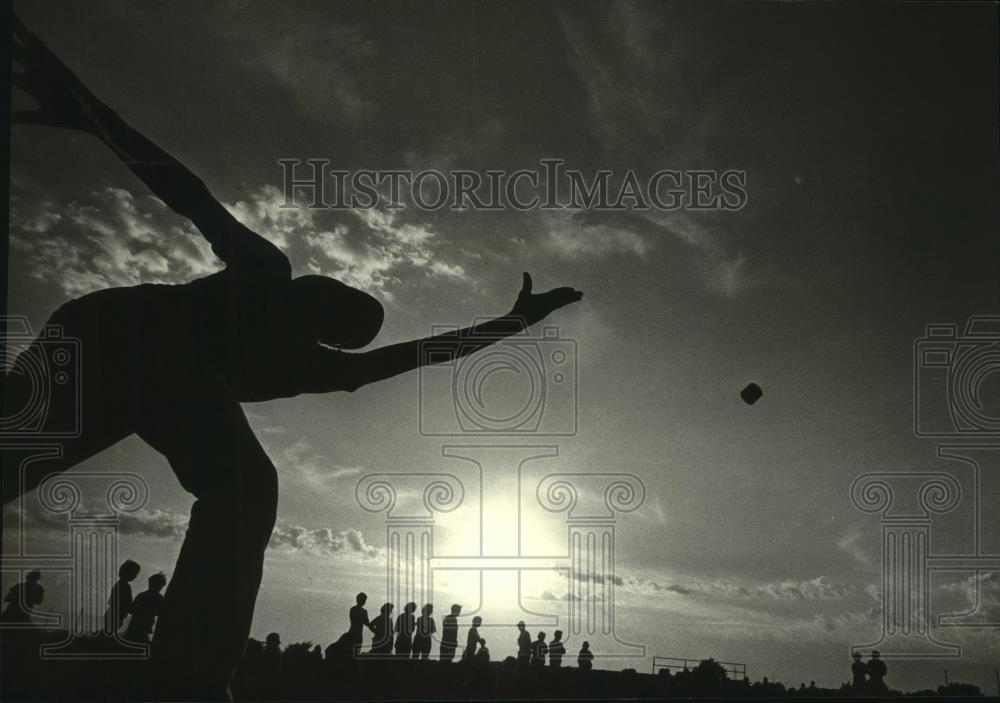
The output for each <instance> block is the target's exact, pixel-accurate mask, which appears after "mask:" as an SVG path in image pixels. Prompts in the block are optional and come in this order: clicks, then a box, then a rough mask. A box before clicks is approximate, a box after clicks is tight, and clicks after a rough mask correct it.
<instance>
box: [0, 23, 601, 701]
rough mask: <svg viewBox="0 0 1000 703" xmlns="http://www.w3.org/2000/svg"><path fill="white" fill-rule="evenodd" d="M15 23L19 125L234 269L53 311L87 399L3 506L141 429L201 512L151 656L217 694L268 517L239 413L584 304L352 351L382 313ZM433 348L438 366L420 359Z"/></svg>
mask: <svg viewBox="0 0 1000 703" xmlns="http://www.w3.org/2000/svg"><path fill="white" fill-rule="evenodd" d="M15 25H16V28H15V35H16V43H15V46H14V54H15V60H16V61H17V63H18V64H20V66H21V68H22V69H23V70H22V71H21V72H16V73H14V75H13V82H14V84H15V85H16V86H18V87H19V88H21V89H23V90H25V91H27V92H28V93H29V94H30V95H31V96H32V97H34V98H35V99H36V100H37V101H38V103H39V105H38V109H37V110H35V111H19V112H16V113H13V114H12V121H13V122H14V123H16V124H32V125H44V126H49V127H61V128H68V129H74V130H80V131H83V132H85V133H89V134H91V135H94V136H96V137H97V138H99V139H100V140H101V141H103V142H104V144H105V145H107V146H108V147H109V148H110V149H111V150H112V152H114V153H115V154H116V155H117V156H118V157H119V158H120V159H121V160H122V161H123V163H124V164H125V166H127V167H128V168H129V169H130V170H131V171H132V173H133V174H134V175H135V176H136V177H137V178H138V179H139V180H141V181H142V182H143V183H144V184H146V186H147V187H149V189H150V190H151V191H152V192H153V194H154V195H156V196H157V197H158V198H159V199H160V200H161V201H163V203H165V204H166V205H167V207H169V208H170V209H172V210H173V211H174V212H176V213H177V214H179V215H181V216H182V217H185V218H187V219H189V220H191V222H192V223H193V224H194V225H195V227H197V228H198V229H199V230H200V231H201V233H202V234H203V235H204V236H205V238H206V239H207V240H208V242H209V243H210V244H211V246H212V251H213V252H214V253H215V254H216V256H218V257H219V259H221V260H222V261H223V262H224V263H225V265H226V268H225V270H223V271H220V272H218V273H215V274H212V275H210V276H206V277H204V278H201V279H197V280H194V281H191V282H189V283H185V284H183V285H149V284H147V285H139V286H133V287H126V288H113V289H108V290H102V291H98V292H95V293H91V294H88V295H85V296H83V297H81V298H78V299H76V300H72V301H70V302H68V303H66V304H65V305H63V306H62V307H60V308H59V309H58V310H57V311H56V312H55V313H53V315H52V317H51V318H50V319H49V322H48V325H53V326H61V327H62V329H63V333H64V335H65V336H66V337H72V338H76V339H78V340H80V348H81V349H88V350H94V349H100V353H98V354H95V353H83V354H82V355H81V359H80V364H81V367H80V376H79V379H78V383H79V393H78V394H76V395H74V394H69V393H65V394H54V395H53V396H52V398H51V399H50V401H51V402H50V403H49V405H48V407H47V410H48V413H47V415H46V420H45V422H46V423H48V424H46V425H45V426H43V427H41V428H39V431H40V432H45V431H47V428H49V427H58V428H63V427H66V426H76V419H77V417H79V420H80V422H79V426H80V427H82V431H81V433H80V435H79V436H78V437H75V438H72V439H68V440H66V441H64V442H63V443H62V450H63V453H62V456H61V457H59V458H56V459H52V460H51V461H49V460H47V461H40V462H35V463H34V464H32V465H30V466H29V467H28V471H27V472H26V473H25V476H24V479H25V480H24V483H23V484H22V483H21V482H20V479H19V476H18V470H17V465H16V464H17V462H14V461H4V462H3V466H4V474H3V481H4V484H5V485H4V490H3V496H4V500H5V501H11V500H14V499H16V498H17V497H18V496H19V495H21V494H22V493H23V492H25V491H28V490H31V489H32V488H34V487H35V486H36V485H37V484H38V483H39V482H40V481H41V479H42V478H43V477H44V476H47V475H50V474H51V473H52V472H57V471H63V470H66V469H68V468H70V467H72V466H75V465H76V464H78V463H80V462H82V461H84V460H85V459H87V458H89V457H92V456H94V455H95V454H97V453H99V452H101V451H103V450H104V449H106V448H108V447H110V446H112V445H113V444H116V443H117V442H119V441H121V440H123V439H125V438H126V437H129V436H131V435H133V434H137V435H138V436H139V437H140V438H142V439H143V440H144V441H145V442H146V443H147V444H149V445H150V446H152V447H153V448H154V449H156V450H157V451H158V452H160V453H161V454H162V455H163V456H165V457H166V459H167V460H168V461H169V463H170V466H171V468H172V469H173V471H174V473H175V474H176V475H177V477H178V479H179V480H180V483H181V485H182V486H183V487H184V488H185V489H186V490H188V491H189V492H191V493H192V494H194V496H195V498H196V499H197V500H196V501H195V503H194V505H193V506H192V510H191V518H190V521H189V523H188V528H187V533H186V536H185V539H184V544H183V546H182V548H181V552H180V556H179V557H178V561H177V565H176V567H175V569H174V574H173V577H172V579H171V583H170V588H169V589H168V591H167V594H166V601H165V603H164V609H163V614H162V615H161V617H160V621H159V623H158V625H157V628H156V634H155V636H154V640H153V656H154V660H155V662H156V663H157V665H158V667H159V668H160V673H161V678H162V680H163V681H164V683H165V684H169V686H170V687H171V688H170V692H169V693H170V695H172V696H173V697H176V698H179V697H185V698H191V697H209V698H223V697H225V696H226V689H227V684H228V681H229V679H230V678H231V676H232V671H233V669H234V667H235V665H236V664H237V662H238V661H239V658H240V654H241V652H242V651H243V648H244V645H245V643H246V641H247V637H248V636H249V632H250V623H251V621H252V618H253V610H254V603H255V601H256V597H257V591H258V589H259V587H260V581H261V572H262V568H263V561H264V550H265V548H266V546H267V543H268V540H269V538H270V535H271V530H272V529H273V527H274V523H275V517H276V509H277V485H278V484H277V473H276V471H275V468H274V465H273V464H272V463H271V461H270V459H269V458H268V457H267V455H266V454H265V453H264V450H263V449H262V448H261V446H260V443H259V442H258V441H257V438H256V437H255V436H254V433H253V431H252V430H251V428H250V425H249V424H248V423H247V420H246V417H245V415H244V413H243V410H242V409H241V407H240V403H241V402H256V401H265V400H271V399H275V398H290V397H294V396H297V395H300V394H303V393H328V392H332V391H354V390H356V389H358V388H361V387H362V386H365V385H367V384H370V383H374V382H377V381H380V380H383V379H386V378H391V377H393V376H397V375H399V374H401V373H404V372H406V371H409V370H412V369H415V368H417V367H419V366H421V365H423V364H427V363H432V362H433V363H439V362H444V361H452V360H454V359H456V358H458V357H462V356H465V355H467V354H471V353H473V352H475V351H478V350H480V349H483V348H485V347H487V346H489V345H491V344H494V343H496V342H498V341H500V340H502V339H504V338H505V337H508V336H510V335H513V334H518V333H520V332H522V331H523V330H524V329H525V328H526V327H527V326H529V325H532V324H534V323H536V322H538V321H540V320H542V319H543V318H545V317H546V316H547V315H548V314H550V313H551V312H553V311H554V310H557V309H558V308H561V307H563V306H565V305H568V304H570V303H572V302H575V301H577V300H579V299H580V298H581V296H582V294H581V293H580V292H578V291H575V290H573V289H572V288H558V289H555V290H552V291H549V292H547V293H541V294H533V293H532V283H531V278H530V276H528V275H527V274H525V275H524V284H523V286H522V288H521V292H520V294H519V295H518V298H517V301H516V302H515V304H514V306H513V308H512V309H511V311H510V313H509V314H506V315H503V316H501V317H498V318H496V319H493V320H490V321H488V322H484V323H482V324H479V325H476V326H474V327H472V328H469V329H465V330H460V331H455V332H450V333H447V334H443V335H439V336H436V337H432V338H430V339H429V340H414V341H411V342H403V343H399V344H393V345H390V346H387V347H382V348H378V349H373V350H370V351H366V352H363V353H355V354H352V353H348V351H345V350H356V349H360V348H362V347H365V346H367V345H368V344H370V343H371V342H372V341H373V340H374V339H375V336H376V335H377V334H378V332H379V329H380V328H381V326H382V321H383V308H382V305H381V304H380V303H379V301H378V300H376V299H375V298H373V297H372V296H370V295H368V294H367V293H363V292H361V291H359V290H356V289H354V288H351V287H349V286H347V285H344V284H343V283H341V282H339V281H336V280H334V279H332V278H328V277H324V276H302V277H300V278H295V279H293V278H292V268H291V265H290V264H289V261H288V259H287V258H286V257H285V255H284V253H282V251H281V250H280V249H278V248H277V247H276V246H274V245H273V244H271V243H270V242H268V241H267V240H266V239H264V238H263V237H261V236H260V235H258V234H256V233H254V232H252V231H250V230H249V229H247V228H246V227H245V226H243V225H242V224H240V223H239V222H238V221H237V220H236V219H235V218H234V217H233V216H232V214H230V212H229V211H228V210H227V209H226V208H225V207H224V206H223V205H222V204H221V203H219V202H218V201H217V200H216V199H215V198H214V197H213V196H212V194H211V193H210V192H209V190H208V188H207V187H206V185H205V184H204V183H203V182H202V181H201V180H199V179H198V178H197V177H196V176H195V175H194V174H193V173H191V172H190V171H189V170H188V169H187V168H185V167H184V166H183V165H182V164H181V163H180V162H178V161H177V160H176V159H174V158H173V157H171V156H170V155H169V154H167V153H166V152H165V151H163V150H162V149H160V148H159V147H158V146H157V145H156V144H154V143H153V142H151V141H150V140H149V139H147V138H146V137H144V136H143V135H142V134H140V133H139V132H137V131H136V130H135V129H134V128H132V127H131V126H130V125H129V124H128V123H126V122H125V121H124V120H123V119H122V118H121V117H119V116H118V114H116V113H115V112H114V111H113V110H112V109H111V108H110V107H108V106H107V105H105V104H104V103H103V102H101V101H100V100H99V99H97V98H96V97H95V96H94V95H93V94H92V93H91V92H90V91H89V90H88V89H87V87H86V86H85V85H83V83H82V82H81V81H80V80H79V79H78V78H77V77H76V76H75V75H74V74H73V72H72V71H70V70H69V69H68V68H67V67H66V66H65V65H63V63H62V62H61V61H60V60H59V59H58V58H57V57H56V56H55V55H54V54H53V53H52V52H50V51H49V50H48V48H47V47H46V46H45V45H44V44H42V42H41V41H40V40H39V39H38V38H37V37H36V36H34V35H33V34H31V33H30V32H28V31H27V30H26V29H25V28H24V26H23V25H22V24H21V23H20V22H18V21H15ZM122 236H123V238H124V237H125V236H126V235H124V234H123V235H122ZM46 333H47V331H46V330H43V332H42V335H41V336H42V337H45V334H46ZM425 342H428V343H429V344H428V345H425ZM428 348H430V349H432V350H433V354H431V353H425V354H422V353H421V352H422V351H423V350H425V349H428ZM24 354H27V355H29V356H28V357H25V359H18V360H16V361H15V362H14V365H13V367H12V369H11V371H10V372H9V373H8V375H7V377H6V379H5V388H4V391H5V393H4V402H5V404H6V408H5V415H4V417H12V416H14V413H15V411H14V410H13V409H15V408H23V407H25V406H26V405H27V404H28V402H29V400H30V398H31V397H32V393H33V392H34V390H35V389H34V387H33V385H32V384H33V378H34V377H33V376H32V375H31V374H30V373H29V368H28V367H27V366H26V364H29V363H30V359H33V358H38V357H39V355H41V358H46V357H45V348H44V339H42V341H41V342H39V341H36V342H35V343H34V344H33V345H32V346H31V347H29V348H28V349H27V350H26V351H25V352H24ZM76 398H79V399H80V403H81V405H80V407H79V408H77V403H76V402H75V401H76ZM387 430H388V431H391V428H387ZM223 603H225V604H226V605H225V607H220V604H223Z"/></svg>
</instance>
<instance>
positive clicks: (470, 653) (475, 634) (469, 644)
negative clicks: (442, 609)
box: [462, 615, 483, 661]
mask: <svg viewBox="0 0 1000 703" xmlns="http://www.w3.org/2000/svg"><path fill="white" fill-rule="evenodd" d="M482 624H483V619H482V618H481V617H479V616H478V615H477V616H476V617H474V618H472V627H470V628H469V632H468V634H467V635H466V636H465V652H464V653H463V654H462V658H463V659H468V660H469V661H472V659H473V657H475V656H476V646H477V645H478V644H479V626H480V625H482Z"/></svg>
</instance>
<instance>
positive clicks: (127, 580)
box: [104, 559, 142, 635]
mask: <svg viewBox="0 0 1000 703" xmlns="http://www.w3.org/2000/svg"><path fill="white" fill-rule="evenodd" d="M141 568H142V567H140V566H139V565H138V564H137V563H135V562H134V561H132V560H131V559H126V560H125V561H124V562H122V565H121V566H119V567H118V581H116V582H115V585H114V586H112V587H111V595H109V596H108V609H107V610H106V611H104V633H105V634H107V635H113V634H115V633H116V632H118V628H120V627H121V626H122V622H123V621H124V620H125V616H126V615H128V614H129V613H130V612H131V611H132V585H131V584H132V581H135V577H136V576H138V575H139V571H140V570H141Z"/></svg>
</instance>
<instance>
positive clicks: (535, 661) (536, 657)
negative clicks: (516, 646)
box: [531, 632, 549, 669]
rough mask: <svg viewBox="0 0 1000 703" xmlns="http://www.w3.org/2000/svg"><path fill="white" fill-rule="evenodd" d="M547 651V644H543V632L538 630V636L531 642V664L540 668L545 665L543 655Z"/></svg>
mask: <svg viewBox="0 0 1000 703" xmlns="http://www.w3.org/2000/svg"><path fill="white" fill-rule="evenodd" d="M548 653H549V646H548V645H547V644H545V633H544V632H539V633H538V638H537V639H536V640H535V641H534V642H532V643H531V666H533V667H535V668H539V669H540V668H542V667H544V666H545V655H546V654H548Z"/></svg>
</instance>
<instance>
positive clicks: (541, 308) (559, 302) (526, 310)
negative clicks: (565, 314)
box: [510, 271, 583, 325]
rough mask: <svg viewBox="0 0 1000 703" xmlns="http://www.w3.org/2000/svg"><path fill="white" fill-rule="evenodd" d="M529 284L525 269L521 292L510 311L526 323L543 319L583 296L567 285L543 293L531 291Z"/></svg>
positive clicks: (529, 278)
mask: <svg viewBox="0 0 1000 703" xmlns="http://www.w3.org/2000/svg"><path fill="white" fill-rule="evenodd" d="M531 285H532V283H531V275H530V274H529V273H528V272H527V271H525V272H524V283H523V285H522V286H521V292H520V293H518V295H517V302H515V303H514V307H513V309H512V310H511V311H510V314H511V315H513V316H515V317H522V318H524V320H525V322H526V323H527V324H528V325H533V324H535V323H536V322H539V321H541V320H543V319H545V318H546V317H548V315H549V314H550V313H552V312H555V311H556V310H558V309H559V308H562V307H565V306H567V305H569V304H570V303H575V302H576V301H578V300H580V299H581V298H582V297H583V293H582V292H581V291H578V290H576V289H575V288H570V287H568V286H564V287H562V288H553V289H552V290H550V291H546V292H544V293H532V292H531Z"/></svg>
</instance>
